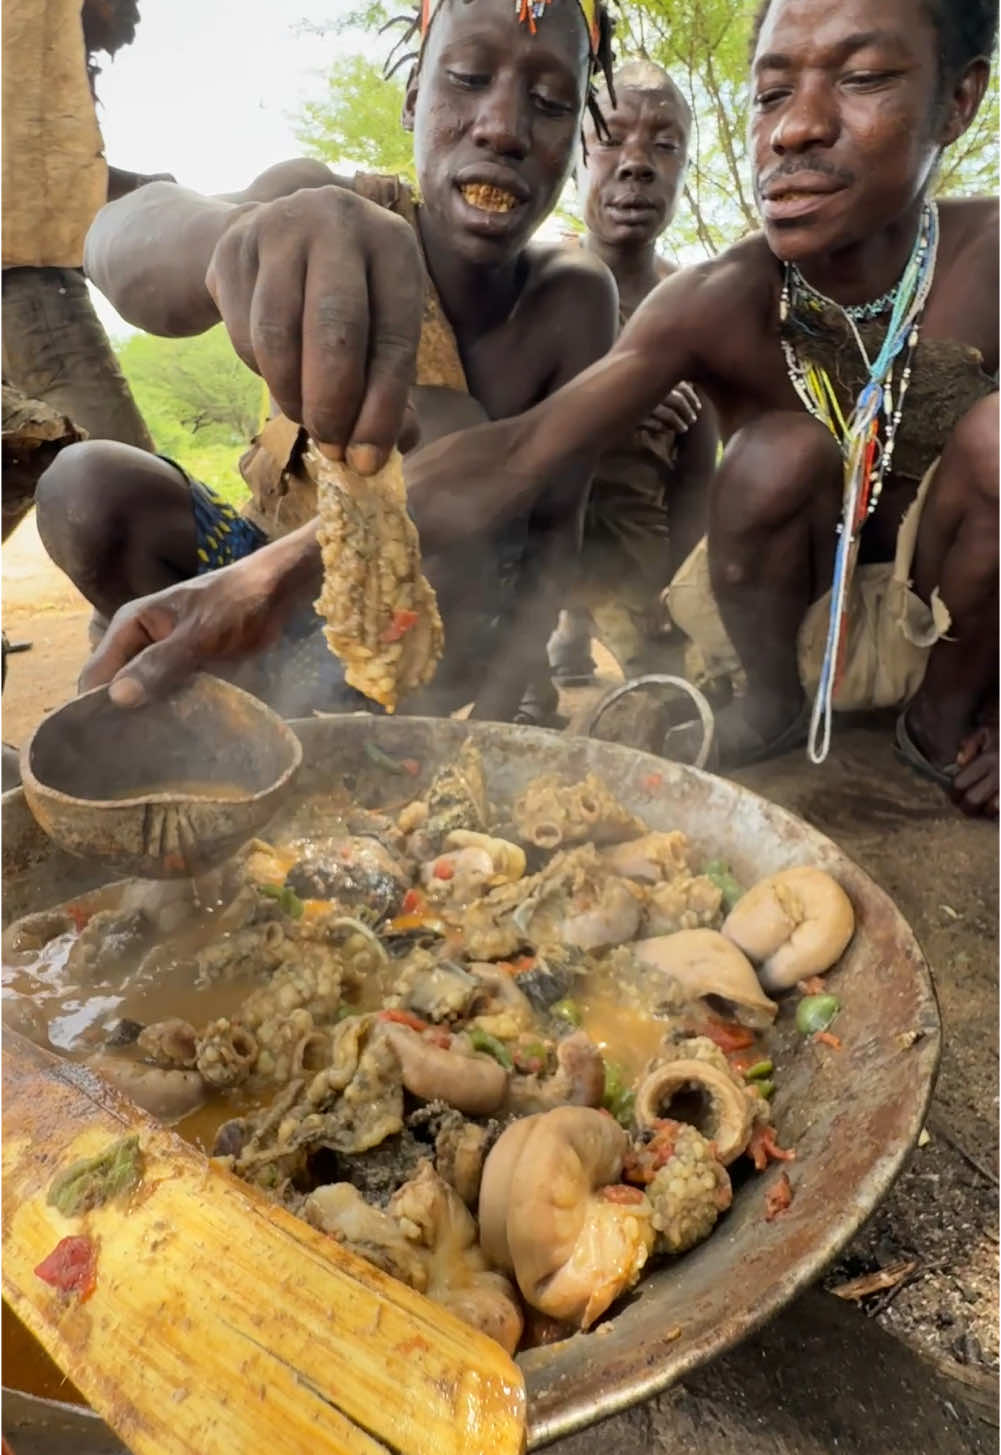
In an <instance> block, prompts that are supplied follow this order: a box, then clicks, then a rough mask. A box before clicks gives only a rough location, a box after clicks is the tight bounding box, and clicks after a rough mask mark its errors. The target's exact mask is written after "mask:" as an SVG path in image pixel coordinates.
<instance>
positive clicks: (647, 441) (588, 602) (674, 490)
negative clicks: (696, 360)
mask: <svg viewBox="0 0 1001 1455" xmlns="http://www.w3.org/2000/svg"><path fill="white" fill-rule="evenodd" d="M614 80H615V100H614V103H613V101H612V98H611V96H609V94H608V91H607V88H605V87H599V89H598V105H599V107H600V109H601V113H602V116H603V117H604V120H605V124H606V126H607V129H608V135H607V136H606V137H602V136H599V134H598V131H597V128H596V126H595V123H594V121H593V119H592V118H588V119H586V120H585V122H584V149H583V153H582V156H581V159H580V162H579V164H578V167H577V173H576V180H577V195H578V200H579V204H580V208H581V212H582V214H583V217H584V222H585V224H586V228H587V231H586V233H585V235H584V239H583V245H584V246H585V247H586V248H587V249H588V250H589V251H590V252H592V253H594V254H595V255H596V256H597V257H599V258H601V260H602V262H603V263H606V264H607V265H608V267H609V268H610V269H611V270H612V274H613V276H614V278H615V282H616V287H617V289H618V294H619V318H620V322H621V323H622V324H623V325H625V324H626V323H628V321H629V319H630V318H631V317H632V315H633V314H634V313H635V312H636V310H637V308H638V307H639V306H640V304H641V303H642V302H643V300H644V298H646V296H647V295H648V294H649V293H652V292H653V290H654V288H656V286H657V284H658V283H660V282H661V281H662V280H663V279H664V278H669V277H670V276H671V274H672V273H675V272H676V271H677V269H676V268H675V267H673V266H672V265H671V264H670V263H668V262H666V261H665V259H663V258H662V257H660V256H659V254H658V253H657V250H656V249H657V241H658V239H659V238H660V237H661V236H662V234H663V233H664V232H665V230H666V229H667V228H668V227H669V226H670V224H671V221H672V219H673V217H674V213H675V210H676V208H677V204H678V198H679V196H680V193H681V185H682V182H683V180H684V175H685V167H686V164H687V160H688V139H689V134H690V131H691V125H692V115H691V110H690V109H689V106H688V102H687V101H686V100H685V98H684V96H683V95H682V94H681V92H680V91H679V90H678V88H677V86H676V85H675V84H674V82H673V81H672V80H671V77H670V76H669V75H668V73H667V72H666V71H665V70H664V69H663V68H662V67H661V66H658V65H655V64H654V63H653V62H652V61H647V60H637V61H629V62H627V63H626V64H625V65H620V66H617V67H616V70H615V77H614ZM716 446H717V433H716V424H715V420H714V418H713V413H712V410H711V409H710V410H705V411H704V410H703V401H702V399H701V397H700V396H699V394H698V393H697V392H696V391H695V390H694V389H693V388H692V387H691V385H689V384H686V383H682V384H680V385H679V386H678V387H677V388H676V389H674V390H672V392H671V394H669V395H668V397H667V399H666V400H664V402H663V403H662V404H658V405H657V406H655V408H654V410H653V411H652V412H651V414H650V416H649V417H648V418H647V419H645V420H644V421H643V423H642V424H641V425H640V427H639V428H638V429H637V430H636V431H634V433H633V435H632V437H631V438H629V439H627V440H625V441H624V442H622V443H620V444H619V445H618V446H617V447H616V448H614V449H612V450H609V451H607V452H606V454H605V455H604V456H603V458H602V459H601V461H600V463H599V465H598V468H597V470H596V472H595V478H594V480H593V481H592V483H591V489H590V493H589V497H588V504H587V511H586V513H585V517H584V541H583V559H582V569H581V572H580V579H581V586H580V591H579V593H578V597H579V600H580V601H581V605H580V606H578V607H576V608H575V609H572V610H569V611H565V612H564V613H563V614H562V615H561V618H560V628H559V631H558V632H557V634H556V636H555V637H554V638H553V640H552V641H551V642H550V648H549V660H550V663H551V665H552V666H553V668H554V669H555V670H554V674H553V675H554V676H555V677H557V678H558V679H560V680H562V681H565V682H568V683H570V682H573V681H574V680H580V679H581V678H582V677H583V678H584V679H585V680H586V678H587V677H589V676H590V675H591V673H592V671H593V669H594V663H593V661H592V660H591V654H590V631H591V626H592V620H593V625H594V627H595V630H596V631H597V634H598V636H599V638H600V639H601V641H602V642H603V643H604V645H605V646H606V647H608V648H609V649H610V650H611V652H612V653H613V654H614V655H615V657H616V658H617V659H618V661H619V663H620V665H621V666H622V669H623V671H624V672H625V673H626V675H627V676H629V675H636V673H637V672H641V671H650V670H655V669H656V668H658V667H660V668H661V670H663V667H662V657H663V654H662V653H661V652H660V651H659V650H658V648H659V647H660V646H661V645H662V644H663V641H664V638H663V608H662V606H661V603H660V601H659V597H660V594H661V592H662V590H663V588H664V587H665V586H666V585H667V584H668V582H669V581H670V579H671V577H672V575H673V574H674V570H675V569H676V567H678V566H680V565H681V563H682V561H684V560H685V558H686V557H687V556H688V554H689V552H690V550H691V549H692V547H693V546H694V545H695V543H696V542H697V541H698V539H699V538H700V536H701V535H702V534H703V533H704V531H705V515H706V510H707V505H708V485H709V479H710V477H711V475H712V472H713V467H714V464H715V460H716ZM588 608H590V610H589V609H588Z"/></svg>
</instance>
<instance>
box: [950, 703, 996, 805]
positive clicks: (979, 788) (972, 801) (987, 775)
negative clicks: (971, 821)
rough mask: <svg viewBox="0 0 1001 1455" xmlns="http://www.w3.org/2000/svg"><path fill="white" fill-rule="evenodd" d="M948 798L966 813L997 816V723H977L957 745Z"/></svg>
mask: <svg viewBox="0 0 1001 1455" xmlns="http://www.w3.org/2000/svg"><path fill="white" fill-rule="evenodd" d="M956 766H957V768H958V770H959V771H958V772H957V774H956V776H955V778H954V779H953V781H952V799H953V802H954V803H956V804H957V805H958V806H959V808H961V809H962V811H963V812H964V813H966V814H969V815H970V817H971V818H972V817H981V816H982V817H984V818H997V816H998V797H999V773H998V726H997V723H994V724H993V725H992V726H990V727H978V728H977V729H976V731H975V732H972V733H970V734H969V735H968V736H967V737H965V738H964V739H963V741H962V742H961V743H960V745H959V752H958V753H957V754H956Z"/></svg>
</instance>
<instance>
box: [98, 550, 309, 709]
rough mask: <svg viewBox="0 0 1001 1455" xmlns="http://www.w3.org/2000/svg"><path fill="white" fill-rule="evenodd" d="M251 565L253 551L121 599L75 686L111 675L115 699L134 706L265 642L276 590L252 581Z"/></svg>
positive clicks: (274, 632) (275, 622)
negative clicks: (203, 572) (136, 596)
mask: <svg viewBox="0 0 1001 1455" xmlns="http://www.w3.org/2000/svg"><path fill="white" fill-rule="evenodd" d="M255 565H256V562H254V560H253V558H252V557H251V558H248V559H247V560H246V561H241V562H238V563H237V564H236V565H234V566H227V567H225V568H224V569H223V570H220V571H214V572H212V573H211V574H210V575H206V576H199V577H197V578H196V579H194V580H192V581H182V582H180V583H179V584H178V585H176V586H168V587H167V588H166V589H165V590H163V591H157V592H156V593H155V594H154V595H152V596H142V597H140V598H139V599H138V600H136V601H130V602H129V603H128V604H127V605H125V606H123V607H122V608H121V609H120V610H119V611H117V612H116V613H115V615H114V616H113V617H112V619H111V623H110V625H109V626H108V630H107V632H106V633H105V635H104V639H103V641H102V642H101V645H100V646H99V647H98V649H97V651H96V652H95V653H94V655H93V656H92V657H91V659H90V661H89V662H88V663H87V664H86V666H85V667H84V669H83V672H82V674H81V676H80V681H79V683H78V689H79V691H81V692H86V691H88V690H89V689H90V688H92V687H101V686H103V685H104V684H105V683H111V688H110V696H111V700H112V701H113V702H115V703H116V704H117V705H118V706H119V707H138V706H140V705H141V704H142V703H144V702H147V701H149V700H150V699H152V698H156V697H162V696H163V695H164V694H165V693H166V692H168V691H169V690H170V688H171V687H173V686H175V685H176V684H177V683H178V682H180V681H182V680H183V679H184V678H186V677H188V676H190V675H191V673H193V672H196V671H198V670H199V668H200V667H202V666H212V665H213V664H215V663H217V662H219V661H235V660H238V659H240V658H241V657H244V656H248V655H250V654H251V653H254V652H257V651H260V650H261V649H262V648H264V647H266V646H270V645H271V644H272V643H273V642H274V641H276V640H277V638H278V636H279V633H280V631H281V613H280V611H278V610H277V609H276V599H275V594H274V592H272V591H271V590H269V589H268V588H267V587H266V585H265V584H264V583H258V582H257V581H256V576H257V574H259V573H255V571H254V567H255Z"/></svg>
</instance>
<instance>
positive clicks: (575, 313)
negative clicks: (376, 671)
mask: <svg viewBox="0 0 1001 1455" xmlns="http://www.w3.org/2000/svg"><path fill="white" fill-rule="evenodd" d="M565 290H566V293H567V298H566V303H565V304H564V303H562V302H560V303H558V306H557V311H556V316H557V317H559V318H561V319H563V318H566V319H569V318H571V317H572V318H573V319H574V322H573V324H572V325H569V326H567V328H566V346H565V348H564V351H563V356H562V359H561V361H560V364H559V366H558V367H557V369H556V371H555V372H554V374H553V377H552V379H551V380H550V384H549V389H550V393H555V392H556V391H557V390H559V389H561V388H562V386H563V385H564V384H566V383H569V382H570V380H572V379H574V378H576V377H577V376H578V375H579V374H580V372H581V370H583V369H586V368H587V367H588V366H589V365H590V364H592V363H593V362H594V360H595V359H599V358H601V357H602V355H603V354H604V353H606V352H607V350H608V348H609V347H610V345H611V343H612V340H613V339H614V337H615V333H616V328H617V323H618V295H617V294H616V292H615V287H614V283H613V282H612V279H611V276H610V275H607V274H606V272H605V270H604V269H602V270H600V271H597V270H596V271H595V272H594V274H593V276H590V275H585V276H582V277H574V276H573V275H572V274H571V275H570V276H569V277H568V278H567V280H566V284H565ZM590 477H591V470H590V466H589V465H588V464H587V463H586V462H582V461H580V460H571V461H570V462H569V463H568V464H567V465H566V466H565V468H563V469H561V470H553V471H551V472H549V473H548V474H547V476H546V478H545V481H544V482H543V483H542V486H541V488H540V489H537V491H536V497H535V501H534V505H532V507H531V516H530V520H529V540H528V548H527V553H526V559H525V562H524V566H523V569H522V573H521V581H520V584H519V596H518V604H517V607H516V609H515V612H514V617H513V620H512V621H510V622H509V623H508V626H507V630H506V635H505V637H504V639H503V641H502V642H501V643H500V645H499V650H498V651H497V653H496V656H495V658H494V660H493V661H492V663H491V668H490V673H489V676H488V679H487V681H486V683H485V685H484V688H483V690H482V691H481V693H480V695H479V697H478V698H477V700H476V704H475V707H474V709H473V715H474V716H475V717H478V718H481V719H486V720H491V721H495V722H498V721H500V722H505V721H510V719H511V718H512V717H513V716H514V714H515V712H516V711H517V708H518V704H519V702H520V701H521V698H522V695H523V693H524V690H525V687H526V685H527V683H528V681H529V680H530V678H531V676H532V675H533V674H534V672H535V671H537V669H538V667H539V665H540V661H541V662H542V663H543V664H544V662H545V642H546V639H547V638H548V636H549V634H550V632H551V631H552V630H553V628H554V627H555V625H556V619H557V616H558V615H559V611H560V608H561V606H562V605H563V604H564V602H565V601H566V599H567V596H568V593H569V591H570V589H571V587H572V585H573V582H574V579H575V577H576V573H577V570H578V566H579V554H580V531H581V521H582V515H583V508H584V503H585V500H586V493H587V486H588V483H589V481H590ZM484 483H487V482H484ZM490 483H491V485H492V486H493V490H494V501H495V502H496V503H497V504H498V505H503V508H504V510H505V511H507V510H508V508H509V507H508V505H507V502H506V499H505V497H504V496H503V495H502V486H503V477H501V480H500V481H499V482H498V481H497V478H496V476H495V477H493V479H492V481H491V482H490ZM498 486H500V487H501V488H498ZM477 494H478V495H479V497H480V504H481V506H482V507H483V508H485V509H486V508H489V506H490V502H489V501H488V500H487V498H486V495H485V492H484V491H482V490H478V491H477ZM512 513H513V512H512Z"/></svg>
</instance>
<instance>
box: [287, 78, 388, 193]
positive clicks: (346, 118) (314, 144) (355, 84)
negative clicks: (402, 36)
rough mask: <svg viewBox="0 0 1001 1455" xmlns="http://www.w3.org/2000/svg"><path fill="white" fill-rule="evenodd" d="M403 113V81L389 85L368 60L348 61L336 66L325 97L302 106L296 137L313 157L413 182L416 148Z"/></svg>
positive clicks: (328, 81) (326, 85)
mask: <svg viewBox="0 0 1001 1455" xmlns="http://www.w3.org/2000/svg"><path fill="white" fill-rule="evenodd" d="M402 111H403V86H402V85H401V84H400V82H398V81H387V80H384V79H383V75H382V68H381V66H379V65H375V64H373V62H372V61H370V60H367V59H366V58H365V57H364V56H344V57H343V58H342V59H340V60H337V61H335V62H334V64H333V65H332V66H331V68H330V71H329V72H328V74H327V77H326V83H325V87H324V94H323V96H322V97H319V98H317V99H316V100H312V101H307V102H305V103H304V104H303V106H302V108H301V109H300V111H299V113H298V116H297V118H296V124H295V135H296V138H297V140H298V141H300V142H301V143H302V145H303V147H304V148H305V151H306V153H307V155H308V156H311V157H318V158H319V159H320V160H321V161H324V162H332V163H334V164H335V165H336V164H338V163H340V164H344V163H348V162H353V163H354V164H355V165H356V166H359V167H361V168H363V169H364V170H365V171H369V172H390V173H393V174H394V175H396V176H399V177H407V178H409V179H410V180H411V181H413V180H415V173H414V154H413V147H412V146H411V142H410V135H409V133H408V132H406V131H404V130H403V127H402V125H401V124H400V115H401V113H402Z"/></svg>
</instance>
